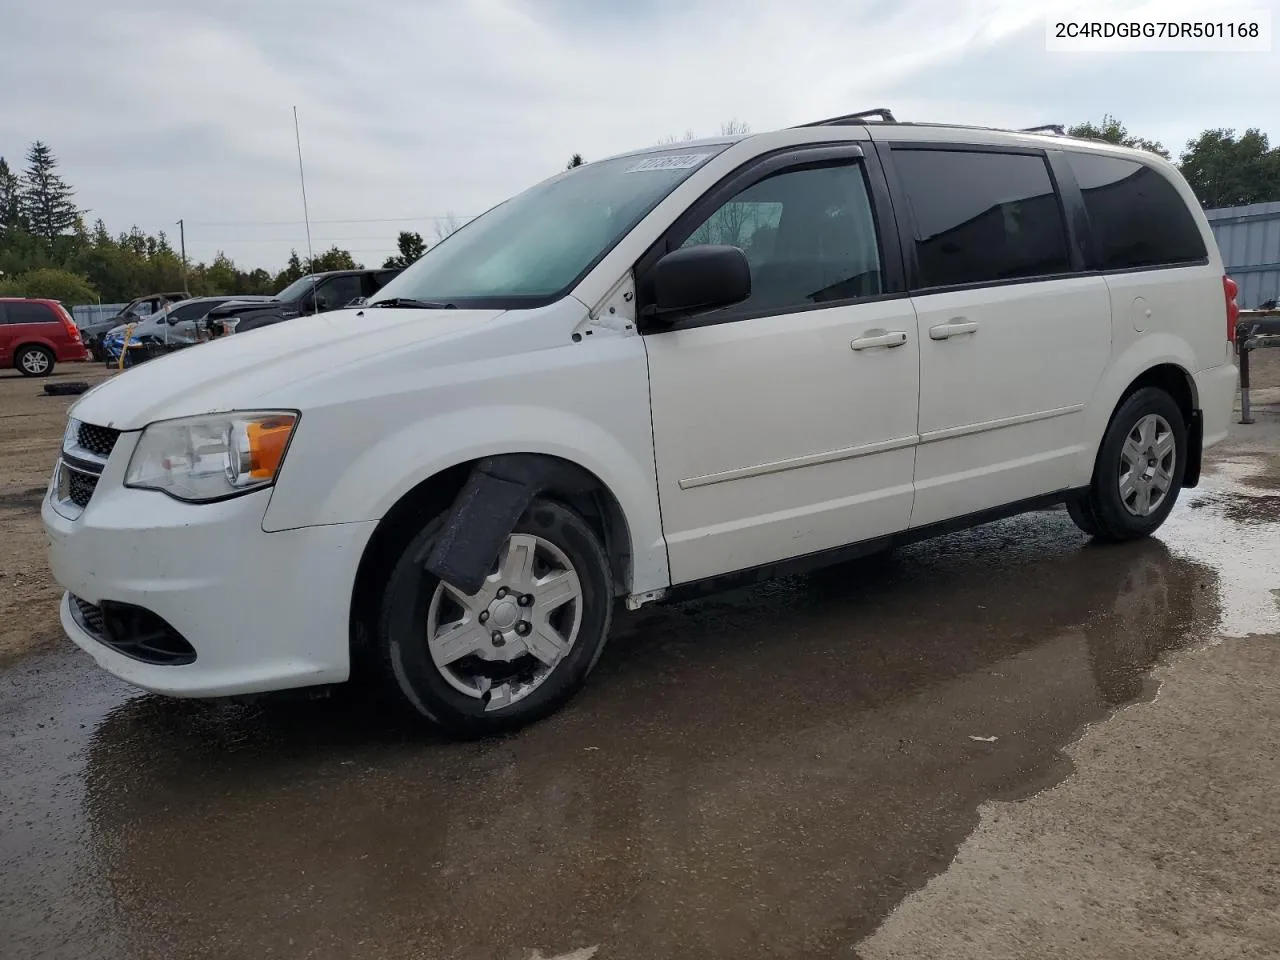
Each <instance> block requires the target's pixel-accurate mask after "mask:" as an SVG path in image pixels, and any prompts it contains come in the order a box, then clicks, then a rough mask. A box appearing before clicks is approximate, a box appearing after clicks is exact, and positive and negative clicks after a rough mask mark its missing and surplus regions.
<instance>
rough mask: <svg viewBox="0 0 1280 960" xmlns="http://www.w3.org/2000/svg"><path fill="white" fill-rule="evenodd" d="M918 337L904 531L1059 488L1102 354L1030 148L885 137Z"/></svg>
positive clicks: (1105, 308) (1083, 281) (1100, 292)
mask: <svg viewBox="0 0 1280 960" xmlns="http://www.w3.org/2000/svg"><path fill="white" fill-rule="evenodd" d="M889 156H890V158H891V160H890V165H891V167H892V170H893V174H894V176H895V177H896V183H897V185H898V189H899V190H900V191H901V193H902V195H903V197H904V200H905V202H903V203H900V204H898V205H897V212H898V214H899V216H900V217H903V218H904V221H905V222H900V227H901V228H902V233H903V236H904V247H905V249H904V255H905V257H906V259H907V271H908V276H909V278H910V283H911V286H912V289H913V303H914V305H915V310H916V318H917V324H918V337H919V341H920V426H919V431H920V448H919V451H918V453H917V456H916V469H915V489H916V498H915V507H914V509H913V511H912V517H911V525H912V526H913V527H917V526H924V525H927V524H931V523H936V522H938V521H941V520H946V519H950V518H953V517H959V516H963V515H965V514H971V513H976V512H980V511H983V510H987V509H990V508H994V507H1000V506H1003V505H1005V504H1010V503H1015V502H1017V501H1020V500H1024V499H1029V498H1033V497H1036V496H1039V495H1042V494H1047V493H1050V492H1053V491H1057V490H1062V489H1065V488H1066V487H1067V486H1068V485H1069V484H1070V482H1071V470H1072V465H1073V464H1074V463H1075V462H1077V457H1078V455H1079V454H1080V452H1081V451H1082V450H1083V449H1084V447H1085V445H1086V444H1087V443H1089V438H1088V436H1087V429H1086V426H1087V424H1086V417H1085V406H1086V404H1087V403H1088V401H1089V398H1090V397H1091V395H1092V393H1093V390H1094V387H1095V385H1096V384H1097V382H1098V380H1099V378H1100V377H1101V376H1102V373H1103V371H1104V370H1105V368H1106V365H1107V362H1108V360H1109V358H1110V355H1111V306H1110V298H1109V296H1108V292H1107V286H1106V282H1105V281H1104V280H1103V279H1102V278H1101V277H1099V276H1081V275H1080V271H1081V270H1082V269H1083V264H1082V255H1081V253H1080V252H1079V247H1078V244H1075V243H1073V242H1072V235H1069V233H1068V230H1067V225H1066V218H1065V216H1064V214H1063V206H1062V203H1061V200H1060V197H1059V195H1058V191H1057V189H1056V184H1055V178H1054V175H1053V168H1052V166H1051V164H1050V162H1049V157H1048V156H1047V155H1046V153H1045V152H1044V151H1042V150H1035V149H1016V148H1015V149H1010V148H1004V147H1000V148H996V147H983V146H970V145H960V144H954V143H948V144H936V145H930V144H919V143H911V144H906V143H903V144H894V145H893V146H892V149H891V150H890V151H889Z"/></svg>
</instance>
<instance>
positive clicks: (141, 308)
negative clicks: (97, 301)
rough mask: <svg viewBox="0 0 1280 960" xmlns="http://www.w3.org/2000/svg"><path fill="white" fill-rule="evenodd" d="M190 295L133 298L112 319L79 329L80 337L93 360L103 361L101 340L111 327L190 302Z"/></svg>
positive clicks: (158, 295)
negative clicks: (176, 304) (177, 304)
mask: <svg viewBox="0 0 1280 960" xmlns="http://www.w3.org/2000/svg"><path fill="white" fill-rule="evenodd" d="M190 299H191V294H189V293H185V292H183V291H174V292H171V293H148V294H144V295H143V296H141V297H134V298H133V299H132V300H130V301H129V302H128V303H126V304H125V305H124V307H123V308H122V309H121V310H120V312H119V313H117V314H116V315H115V316H114V317H106V318H104V319H102V320H94V321H92V322H90V323H86V324H84V325H83V326H81V327H80V334H81V337H82V338H83V339H84V342H85V345H86V346H88V348H89V350H90V352H91V353H92V354H93V356H94V359H97V360H101V359H103V357H102V353H101V344H102V338H103V337H104V336H106V334H107V332H108V331H109V330H111V329H112V328H113V327H118V326H120V324H122V323H132V322H134V321H136V320H141V319H143V318H145V317H149V316H150V315H151V314H153V313H158V312H159V311H161V310H163V309H164V308H165V307H167V306H169V305H170V304H172V303H180V302H182V301H183V300H190Z"/></svg>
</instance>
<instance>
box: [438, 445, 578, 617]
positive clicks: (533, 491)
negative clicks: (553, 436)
mask: <svg viewBox="0 0 1280 960" xmlns="http://www.w3.org/2000/svg"><path fill="white" fill-rule="evenodd" d="M599 485H600V484H599V481H598V480H597V479H596V478H595V477H594V476H593V475H592V474H591V473H590V472H588V471H587V470H585V469H583V468H582V467H579V466H577V465H576V464H574V463H570V462H569V461H567V460H560V459H557V458H554V457H548V456H544V455H542V454H536V453H511V454H501V455H498V456H491V457H485V458H483V459H481V460H479V461H477V462H476V464H475V465H474V466H473V467H472V469H471V473H470V475H469V476H468V477H467V480H466V482H465V483H464V484H463V485H462V489H461V490H460V491H459V492H458V495H457V496H456V497H455V498H454V501H453V504H452V505H451V506H450V507H449V509H448V510H447V511H446V513H445V518H444V523H443V524H442V525H441V528H440V533H439V536H437V537H436V538H435V539H434V540H433V541H432V543H431V544H430V545H429V547H427V548H424V550H423V552H422V554H420V555H419V556H418V557H415V558H414V559H415V561H416V562H418V563H420V564H421V565H422V566H423V568H424V569H425V570H426V572H427V573H430V574H431V575H432V576H435V577H439V578H440V579H441V580H444V581H445V582H446V583H449V584H450V585H452V586H454V587H456V588H457V589H458V590H461V591H462V592H463V593H466V594H473V593H476V592H477V591H479V589H480V587H481V586H482V585H483V584H484V579H485V577H486V576H488V574H489V570H490V568H491V567H492V566H493V562H494V560H495V559H496V558H497V556H498V551H499V550H501V549H502V545H503V543H504V542H506V539H507V536H508V535H509V534H510V533H511V531H512V530H513V529H515V525H516V523H517V522H518V521H519V520H520V517H521V516H523V515H524V512H525V511H526V510H527V509H528V508H529V504H530V503H532V502H533V500H534V498H535V497H537V496H538V495H539V494H541V493H543V492H545V491H547V490H552V489H554V490H556V491H557V492H560V493H564V494H568V495H577V494H588V493H591V492H592V491H594V490H597V489H598V488H599Z"/></svg>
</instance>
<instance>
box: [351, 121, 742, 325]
mask: <svg viewBox="0 0 1280 960" xmlns="http://www.w3.org/2000/svg"><path fill="white" fill-rule="evenodd" d="M727 146H728V144H724V143H718V144H697V145H694V146H689V147H684V148H681V149H679V150H671V151H660V152H653V153H645V154H636V155H632V156H627V157H615V158H614V159H612V160H601V161H599V162H597V163H589V164H585V165H583V166H580V167H575V168H573V169H572V170H568V171H566V172H564V173H561V174H559V175H558V176H555V177H552V178H551V179H550V180H544V181H543V182H542V183H539V184H538V185H536V186H534V187H530V188H529V189H528V190H526V191H525V192H524V193H522V194H519V195H518V196H516V197H513V198H512V199H510V200H507V201H506V202H505V203H501V204H499V205H498V206H496V207H494V208H493V209H492V210H490V211H489V212H488V213H486V214H484V215H483V216H481V217H479V218H477V219H475V220H472V221H471V222H470V223H467V224H466V225H465V226H463V227H462V228H461V229H460V230H457V231H455V232H454V233H452V234H450V235H449V237H448V238H447V239H446V240H444V241H442V242H441V243H439V244H437V245H436V246H434V247H432V248H431V249H430V250H428V251H427V252H426V253H424V254H423V255H422V256H421V257H420V258H419V259H418V260H416V261H415V262H414V263H412V264H411V265H410V266H408V267H406V268H405V270H404V272H403V273H401V274H400V275H399V276H398V277H396V278H395V279H394V280H392V281H391V282H389V283H388V284H387V285H386V286H385V287H383V288H382V289H381V290H379V291H378V293H377V294H376V295H375V296H373V297H371V298H370V303H371V304H374V303H377V302H380V301H384V300H392V299H397V298H410V299H414V300H424V301H428V302H432V303H440V304H452V305H455V306H459V307H466V306H490V307H509V308H510V307H520V306H529V305H532V304H535V303H538V302H549V301H551V300H553V299H556V298H558V297H560V296H562V295H564V294H565V293H567V292H568V290H569V288H570V287H571V286H572V285H573V284H574V283H575V282H576V281H577V279H578V278H579V277H581V276H582V275H583V273H585V271H587V270H588V269H589V268H590V267H591V266H592V265H594V264H595V263H596V262H597V261H599V260H600V258H601V257H603V256H604V255H605V254H607V253H608V252H609V251H610V250H612V249H613V247H614V245H615V244H616V243H617V242H618V241H619V240H621V239H622V238H623V237H624V236H626V234H627V233H629V232H630V231H631V228H632V227H634V226H635V225H636V224H637V223H639V222H640V220H641V219H642V218H643V217H644V216H645V215H646V214H647V213H649V211H650V210H652V209H653V208H654V207H655V206H657V205H658V203H659V202H660V201H661V200H662V199H663V198H664V197H666V196H667V194H669V193H670V192H671V191H672V190H674V189H675V188H676V187H677V186H678V185H679V184H680V183H682V182H683V181H684V180H685V179H686V178H688V177H689V176H690V175H691V174H692V173H693V172H694V171H695V170H696V169H697V168H698V167H700V166H702V164H704V163H705V162H706V161H707V160H709V159H711V157H713V156H715V155H716V154H717V153H719V152H720V151H721V150H723V149H725V147H727Z"/></svg>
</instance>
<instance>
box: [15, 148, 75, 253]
mask: <svg viewBox="0 0 1280 960" xmlns="http://www.w3.org/2000/svg"><path fill="white" fill-rule="evenodd" d="M57 167H58V161H57V159H56V158H55V157H54V155H53V151H52V150H50V149H49V147H48V146H47V145H46V144H44V143H41V142H40V141H39V140H37V141H36V142H35V143H33V144H32V145H31V149H30V150H29V151H27V169H26V172H25V173H24V174H23V177H22V189H21V194H20V195H21V210H22V217H23V219H24V220H25V221H26V223H27V228H28V229H29V230H30V231H31V232H32V233H34V234H35V235H36V236H38V237H42V238H43V239H44V241H45V242H46V243H48V244H50V245H52V244H53V240H54V238H55V237H57V236H59V235H61V234H64V233H68V232H70V231H71V230H73V229H75V227H76V224H77V223H78V222H79V220H80V211H79V210H77V209H76V205H75V204H74V203H73V202H72V200H71V198H72V197H73V196H75V191H74V190H72V189H71V187H70V186H68V185H67V182H66V181H65V180H63V179H62V177H60V176H59V175H58V174H57V172H56V171H57Z"/></svg>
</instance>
